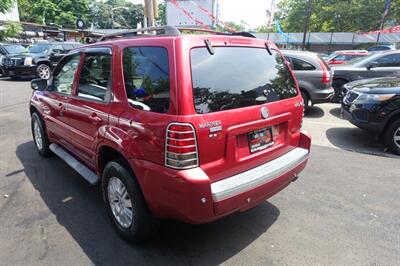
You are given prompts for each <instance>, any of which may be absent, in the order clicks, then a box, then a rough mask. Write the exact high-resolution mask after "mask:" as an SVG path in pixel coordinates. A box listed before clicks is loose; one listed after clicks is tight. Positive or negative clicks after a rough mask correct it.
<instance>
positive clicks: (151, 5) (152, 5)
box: [144, 0, 158, 27]
mask: <svg viewBox="0 0 400 266" xmlns="http://www.w3.org/2000/svg"><path fill="white" fill-rule="evenodd" d="M157 4H158V3H157V1H156V0H145V1H144V10H145V12H144V16H145V23H144V24H145V25H144V26H145V27H146V26H147V27H154V25H155V18H156V16H157V15H158V14H156V13H158V6H157ZM146 22H147V23H146ZM146 24H147V25H146Z"/></svg>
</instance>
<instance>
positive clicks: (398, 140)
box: [384, 119, 400, 155]
mask: <svg viewBox="0 0 400 266" xmlns="http://www.w3.org/2000/svg"><path fill="white" fill-rule="evenodd" d="M384 140H385V143H386V145H387V146H388V148H389V149H390V150H391V151H392V152H394V153H396V154H399V155H400V119H398V120H395V121H394V122H392V123H391V124H390V125H389V126H388V128H387V129H386V131H385V135H384Z"/></svg>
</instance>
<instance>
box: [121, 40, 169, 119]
mask: <svg viewBox="0 0 400 266" xmlns="http://www.w3.org/2000/svg"><path fill="white" fill-rule="evenodd" d="M124 79H125V89H126V95H127V96H128V102H129V104H130V105H131V106H132V107H133V108H137V109H140V110H145V111H151V112H157V113H166V112H168V109H169V100H170V98H169V69H168V52H167V49H165V48H162V47H130V48H125V49H124Z"/></svg>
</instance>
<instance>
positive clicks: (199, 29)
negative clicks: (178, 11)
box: [176, 27, 256, 38]
mask: <svg viewBox="0 0 400 266" xmlns="http://www.w3.org/2000/svg"><path fill="white" fill-rule="evenodd" d="M176 29H177V30H179V31H180V32H182V31H197V32H207V33H212V34H216V35H234V36H243V37H249V38H256V36H254V35H253V34H251V33H249V32H244V31H242V32H221V31H215V30H208V29H201V28H190V27H177V28H176Z"/></svg>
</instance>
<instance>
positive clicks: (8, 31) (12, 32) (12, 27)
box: [0, 22, 22, 40]
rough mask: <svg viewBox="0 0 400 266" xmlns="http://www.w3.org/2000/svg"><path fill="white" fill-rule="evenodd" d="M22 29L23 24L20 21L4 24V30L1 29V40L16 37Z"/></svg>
mask: <svg viewBox="0 0 400 266" xmlns="http://www.w3.org/2000/svg"><path fill="white" fill-rule="evenodd" d="M21 31H22V26H21V24H19V23H18V22H7V23H6V24H5V26H4V30H3V31H0V40H4V39H6V38H16V37H18V36H19V34H20V33H21Z"/></svg>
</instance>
